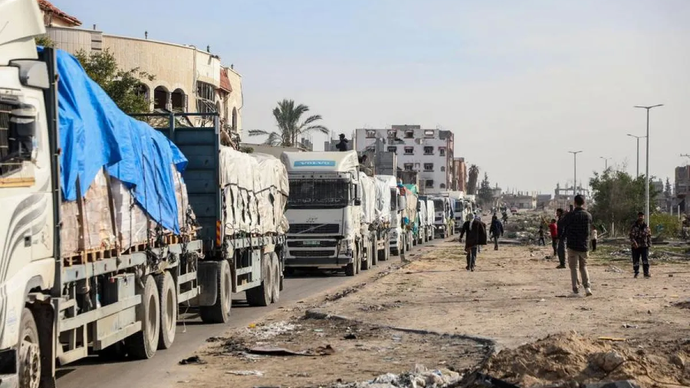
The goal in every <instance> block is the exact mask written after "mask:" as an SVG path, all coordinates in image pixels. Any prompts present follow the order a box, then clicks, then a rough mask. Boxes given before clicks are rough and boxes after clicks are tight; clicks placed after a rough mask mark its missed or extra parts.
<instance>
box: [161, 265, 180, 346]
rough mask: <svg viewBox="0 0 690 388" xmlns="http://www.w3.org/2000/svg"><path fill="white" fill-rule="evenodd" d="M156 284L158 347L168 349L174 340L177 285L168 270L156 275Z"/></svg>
mask: <svg viewBox="0 0 690 388" xmlns="http://www.w3.org/2000/svg"><path fill="white" fill-rule="evenodd" d="M156 285H157V286H158V292H159V295H158V297H159V299H160V301H161V334H160V336H159V337H158V349H169V348H170V347H171V346H172V344H173V342H174V341H175V331H176V330H177V312H178V306H177V287H175V280H174V279H173V277H172V275H171V274H170V271H165V272H163V274H162V275H159V276H156Z"/></svg>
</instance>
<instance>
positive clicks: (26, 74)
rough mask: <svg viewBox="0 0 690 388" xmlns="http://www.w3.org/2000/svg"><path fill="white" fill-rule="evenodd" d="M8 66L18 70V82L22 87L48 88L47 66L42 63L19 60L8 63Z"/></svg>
mask: <svg viewBox="0 0 690 388" xmlns="http://www.w3.org/2000/svg"><path fill="white" fill-rule="evenodd" d="M10 66H14V67H17V68H19V81H20V82H21V83H22V85H24V86H30V87H34V88H40V89H48V88H49V87H50V79H49V78H48V65H47V64H46V63H45V62H43V61H37V60H32V59H19V60H15V61H11V62H10Z"/></svg>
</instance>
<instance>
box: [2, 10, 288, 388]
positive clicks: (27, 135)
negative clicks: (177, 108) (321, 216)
mask: <svg viewBox="0 0 690 388" xmlns="http://www.w3.org/2000/svg"><path fill="white" fill-rule="evenodd" d="M0 25H2V26H4V27H3V33H2V34H0V204H1V205H2V207H3V208H4V209H5V212H6V213H5V214H6V217H3V218H2V220H0V234H1V235H3V236H5V237H4V238H3V239H2V240H0V252H2V255H1V256H0V268H1V270H0V272H1V273H0V276H1V277H2V279H0V280H1V281H0V386H1V387H21V388H37V387H53V386H55V370H56V367H57V366H58V365H64V364H67V363H70V362H73V361H76V360H78V359H81V358H83V357H86V356H87V355H89V353H90V352H96V353H99V354H105V355H113V354H115V355H118V356H129V357H130V358H137V359H147V358H151V357H153V356H154V355H155V353H156V351H157V350H159V349H167V348H169V347H171V346H172V345H173V342H174V339H175V330H176V321H177V318H178V317H179V315H180V312H181V310H180V305H184V306H185V309H187V308H189V307H191V308H192V309H194V310H195V311H198V313H199V315H200V316H201V319H202V321H203V322H205V323H224V322H227V321H228V320H229V319H230V311H231V305H232V294H233V292H241V291H246V293H247V300H248V302H249V303H250V304H253V305H267V304H269V303H273V302H276V301H277V300H278V299H279V294H280V291H281V289H282V284H283V281H282V260H283V248H284V244H285V240H286V237H285V231H286V230H287V227H288V225H287V223H286V220H285V219H284V216H283V209H281V207H283V208H284V205H285V203H286V202H287V198H286V197H287V195H288V193H289V191H288V190H289V186H288V185H287V171H285V170H281V168H282V164H281V163H280V162H279V161H278V160H277V159H275V158H273V160H271V159H270V158H268V157H265V158H258V157H257V158H254V159H252V160H251V161H248V160H249V159H244V158H243V157H241V156H240V158H241V159H242V160H244V162H242V163H245V162H247V163H250V165H251V167H252V168H254V169H255V170H254V172H252V173H251V174H246V173H245V174H243V175H244V177H240V174H239V171H241V170H236V169H234V167H232V163H233V160H235V159H236V158H237V157H238V155H236V154H235V153H236V152H237V151H234V150H225V151H224V150H223V147H222V146H221V145H220V134H221V131H220V127H219V125H218V118H217V116H214V115H210V116H212V118H213V119H212V121H213V125H212V126H210V127H195V126H187V127H177V124H178V123H179V122H180V121H184V120H182V119H181V118H180V117H179V116H178V115H173V114H170V115H169V116H168V117H167V118H163V123H164V124H167V125H162V126H163V127H164V128H163V130H162V131H158V130H155V129H153V128H152V127H151V126H149V125H147V124H146V123H144V122H142V121H139V120H136V119H134V118H132V117H129V116H127V115H125V114H124V113H123V112H122V111H120V110H119V109H118V108H117V106H116V105H115V103H114V102H113V101H112V100H110V98H108V96H107V95H106V94H105V92H104V91H103V90H102V89H101V88H100V87H99V86H98V85H97V84H96V83H95V82H93V81H92V80H90V79H89V78H88V77H87V76H86V73H85V72H84V70H83V69H82V68H81V66H80V65H79V64H78V62H77V60H76V59H75V58H74V57H72V56H70V55H69V54H67V53H65V52H63V51H61V50H54V49H51V48H41V47H37V46H36V44H35V40H34V37H36V36H40V35H43V34H45V27H44V23H43V17H42V14H41V12H40V10H39V8H38V5H37V2H36V1H34V0H4V1H0ZM166 136H167V137H166ZM223 155H224V156H223ZM221 157H223V158H224V159H221ZM260 159H261V160H260ZM235 163H236V162H235ZM228 167H230V169H228ZM235 167H237V166H235ZM249 171H252V170H249ZM242 179H243V180H242ZM240 180H241V181H240ZM231 186H232V187H234V188H233V189H231ZM230 214H232V215H233V218H232V219H229V215H230ZM237 215H241V216H242V217H243V219H242V221H241V222H240V220H239V218H236V216H237ZM264 217H266V218H264ZM262 219H265V220H266V221H261V220H262ZM269 219H270V220H271V221H270V222H269V221H268V220H269ZM183 311H184V310H183Z"/></svg>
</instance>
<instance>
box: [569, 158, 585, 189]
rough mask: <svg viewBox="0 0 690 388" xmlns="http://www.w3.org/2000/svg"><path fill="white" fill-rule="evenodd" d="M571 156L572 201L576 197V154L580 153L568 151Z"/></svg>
mask: <svg viewBox="0 0 690 388" xmlns="http://www.w3.org/2000/svg"><path fill="white" fill-rule="evenodd" d="M568 152H569V153H571V154H573V199H574V198H575V196H576V195H577V154H579V153H580V152H582V151H568Z"/></svg>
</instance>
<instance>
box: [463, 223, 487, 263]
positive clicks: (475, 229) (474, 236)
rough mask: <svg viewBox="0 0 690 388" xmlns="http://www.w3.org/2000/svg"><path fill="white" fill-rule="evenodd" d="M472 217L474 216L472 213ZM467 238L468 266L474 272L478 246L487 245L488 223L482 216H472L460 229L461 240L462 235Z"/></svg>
mask: <svg viewBox="0 0 690 388" xmlns="http://www.w3.org/2000/svg"><path fill="white" fill-rule="evenodd" d="M470 217H472V216H471V215H470ZM463 236H467V238H466V239H465V252H467V267H466V269H467V270H468V271H472V272H474V267H475V264H476V261H477V248H478V247H479V246H480V245H486V225H484V223H483V222H482V220H481V217H479V216H475V217H474V219H472V218H470V219H469V220H467V221H466V222H465V223H464V224H463V225H462V230H461V231H460V242H462V237H463Z"/></svg>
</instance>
